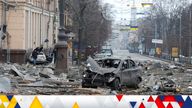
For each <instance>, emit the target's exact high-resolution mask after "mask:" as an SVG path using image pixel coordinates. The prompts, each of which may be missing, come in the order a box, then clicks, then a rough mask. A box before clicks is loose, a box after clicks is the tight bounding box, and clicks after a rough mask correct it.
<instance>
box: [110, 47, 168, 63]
mask: <svg viewBox="0 0 192 108" xmlns="http://www.w3.org/2000/svg"><path fill="white" fill-rule="evenodd" d="M113 56H116V57H131V59H132V60H136V61H147V60H150V61H154V62H163V63H166V62H165V61H162V60H158V59H156V58H153V57H147V56H144V55H141V54H138V53H129V50H113Z"/></svg>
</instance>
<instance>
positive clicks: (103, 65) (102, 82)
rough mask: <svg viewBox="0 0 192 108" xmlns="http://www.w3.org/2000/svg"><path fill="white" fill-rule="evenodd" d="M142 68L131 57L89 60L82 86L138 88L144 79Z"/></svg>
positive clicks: (118, 88) (115, 88) (116, 88)
mask: <svg viewBox="0 0 192 108" xmlns="http://www.w3.org/2000/svg"><path fill="white" fill-rule="evenodd" d="M140 74H141V68H140V67H138V66H137V65H136V64H135V62H134V61H133V60H131V59H130V58H126V59H122V58H113V57H110V58H101V59H92V58H91V57H89V58H88V60H87V66H86V69H85V71H84V73H83V80H82V87H98V86H108V87H111V89H114V90H120V89H121V87H122V86H132V87H135V88H137V87H138V84H139V83H140V82H141V81H142V78H141V75H140Z"/></svg>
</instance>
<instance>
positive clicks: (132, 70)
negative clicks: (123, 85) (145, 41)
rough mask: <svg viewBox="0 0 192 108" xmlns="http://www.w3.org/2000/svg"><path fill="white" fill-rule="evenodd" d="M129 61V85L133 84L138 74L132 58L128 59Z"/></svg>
mask: <svg viewBox="0 0 192 108" xmlns="http://www.w3.org/2000/svg"><path fill="white" fill-rule="evenodd" d="M128 61H129V70H128V72H129V75H130V79H129V83H130V85H132V84H135V81H136V78H137V75H138V69H137V68H136V64H135V62H134V61H133V60H128Z"/></svg>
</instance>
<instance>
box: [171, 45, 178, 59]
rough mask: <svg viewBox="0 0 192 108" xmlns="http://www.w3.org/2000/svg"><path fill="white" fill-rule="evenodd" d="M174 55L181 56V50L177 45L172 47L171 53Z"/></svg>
mask: <svg viewBox="0 0 192 108" xmlns="http://www.w3.org/2000/svg"><path fill="white" fill-rule="evenodd" d="M171 55H172V57H179V51H178V48H177V47H173V48H172V53H171Z"/></svg>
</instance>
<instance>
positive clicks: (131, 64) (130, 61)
mask: <svg viewBox="0 0 192 108" xmlns="http://www.w3.org/2000/svg"><path fill="white" fill-rule="evenodd" d="M129 63H130V65H129V66H130V67H129V68H133V67H135V62H134V61H133V60H129Z"/></svg>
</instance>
